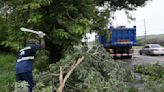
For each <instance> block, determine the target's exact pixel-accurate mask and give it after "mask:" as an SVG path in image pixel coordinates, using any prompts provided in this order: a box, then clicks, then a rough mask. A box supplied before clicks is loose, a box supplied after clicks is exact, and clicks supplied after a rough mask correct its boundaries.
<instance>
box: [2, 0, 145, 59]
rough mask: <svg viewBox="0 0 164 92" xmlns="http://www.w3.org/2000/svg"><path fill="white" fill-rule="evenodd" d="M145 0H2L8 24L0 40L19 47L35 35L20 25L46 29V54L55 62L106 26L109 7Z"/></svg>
mask: <svg viewBox="0 0 164 92" xmlns="http://www.w3.org/2000/svg"><path fill="white" fill-rule="evenodd" d="M146 1H148V0H1V2H0V7H1V10H0V11H1V12H0V14H1V17H2V19H4V20H6V22H5V24H6V25H5V26H7V27H6V28H7V29H5V30H3V31H6V33H8V36H7V37H6V39H5V40H4V41H2V42H1V44H4V45H5V46H10V47H13V48H15V49H19V48H21V47H22V46H23V44H24V43H25V42H26V40H28V39H30V38H31V37H35V36H34V35H33V34H29V33H24V32H21V31H20V27H27V28H30V29H34V30H40V31H43V32H45V33H46V37H45V39H46V46H47V47H46V49H47V50H48V51H49V52H50V54H49V58H50V60H51V61H52V62H56V61H58V60H59V59H60V58H61V57H62V56H63V55H64V54H63V52H64V51H68V50H70V48H71V47H72V46H73V45H75V44H78V43H79V42H81V39H82V37H83V35H84V34H85V33H86V32H87V31H89V30H91V29H93V30H96V31H101V30H104V29H107V24H108V23H109V21H110V20H109V17H110V11H115V10H120V9H126V10H135V9H136V8H137V7H139V6H144V5H145V4H146ZM97 7H104V10H98V9H97ZM0 26H1V25H0ZM1 27H2V26H1ZM0 31H2V30H0ZM0 37H1V36H0ZM35 38H37V37H35Z"/></svg>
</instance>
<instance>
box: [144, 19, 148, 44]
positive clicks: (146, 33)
mask: <svg viewBox="0 0 164 92" xmlns="http://www.w3.org/2000/svg"><path fill="white" fill-rule="evenodd" d="M144 29H145V44H146V43H147V41H146V40H147V39H146V35H147V31H146V20H145V18H144Z"/></svg>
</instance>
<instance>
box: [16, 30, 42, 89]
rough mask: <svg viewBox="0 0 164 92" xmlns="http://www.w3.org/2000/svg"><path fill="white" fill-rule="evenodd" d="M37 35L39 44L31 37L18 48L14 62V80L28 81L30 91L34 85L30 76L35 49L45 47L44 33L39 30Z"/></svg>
mask: <svg viewBox="0 0 164 92" xmlns="http://www.w3.org/2000/svg"><path fill="white" fill-rule="evenodd" d="M38 36H39V37H40V39H41V41H40V44H38V43H37V41H36V40H34V39H31V40H30V41H29V42H27V45H26V46H25V48H23V49H21V50H20V52H19V54H18V57H17V63H16V81H17V82H21V81H26V82H28V84H29V86H28V87H29V92H32V89H33V87H34V81H33V77H32V67H33V60H34V56H35V54H36V51H37V50H39V49H41V48H45V41H44V33H43V32H40V34H38Z"/></svg>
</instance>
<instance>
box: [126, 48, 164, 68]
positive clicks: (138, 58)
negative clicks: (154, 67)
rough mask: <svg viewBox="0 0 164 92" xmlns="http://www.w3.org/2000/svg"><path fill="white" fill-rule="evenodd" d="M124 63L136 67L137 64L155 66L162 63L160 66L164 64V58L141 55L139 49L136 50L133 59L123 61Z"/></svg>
mask: <svg viewBox="0 0 164 92" xmlns="http://www.w3.org/2000/svg"><path fill="white" fill-rule="evenodd" d="M123 61H125V62H128V63H131V64H132V65H136V64H155V63H157V62H158V63H160V64H164V56H147V55H139V53H138V49H135V50H134V55H133V57H132V59H123Z"/></svg>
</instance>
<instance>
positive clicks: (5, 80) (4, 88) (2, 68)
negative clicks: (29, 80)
mask: <svg viewBox="0 0 164 92" xmlns="http://www.w3.org/2000/svg"><path fill="white" fill-rule="evenodd" d="M14 81H15V56H14V55H12V54H0V90H1V92H10V91H9V89H11V90H12V88H13V82H14Z"/></svg>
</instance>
